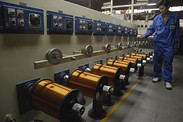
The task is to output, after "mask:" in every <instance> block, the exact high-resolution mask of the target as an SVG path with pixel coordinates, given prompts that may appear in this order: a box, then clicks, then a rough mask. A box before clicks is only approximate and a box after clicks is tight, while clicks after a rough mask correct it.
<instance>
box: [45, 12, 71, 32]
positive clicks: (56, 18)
mask: <svg viewBox="0 0 183 122" xmlns="http://www.w3.org/2000/svg"><path fill="white" fill-rule="evenodd" d="M47 32H48V34H73V16H72V15H68V14H63V13H59V12H52V11H47Z"/></svg>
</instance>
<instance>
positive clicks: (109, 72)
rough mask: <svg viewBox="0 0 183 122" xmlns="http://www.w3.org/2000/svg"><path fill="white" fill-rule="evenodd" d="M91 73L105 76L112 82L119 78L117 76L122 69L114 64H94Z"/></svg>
mask: <svg viewBox="0 0 183 122" xmlns="http://www.w3.org/2000/svg"><path fill="white" fill-rule="evenodd" d="M91 73H93V74H97V75H101V76H106V77H107V78H108V80H109V83H110V84H114V82H115V81H117V80H119V76H120V75H121V73H122V69H121V68H119V67H114V66H107V65H103V64H95V65H94V66H93V68H92V69H91Z"/></svg>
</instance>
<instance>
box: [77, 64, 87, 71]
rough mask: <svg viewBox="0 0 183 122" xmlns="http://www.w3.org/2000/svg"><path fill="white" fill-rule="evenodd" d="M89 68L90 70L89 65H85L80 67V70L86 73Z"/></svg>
mask: <svg viewBox="0 0 183 122" xmlns="http://www.w3.org/2000/svg"><path fill="white" fill-rule="evenodd" d="M87 68H89V64H83V65H80V66H78V69H80V70H82V71H86V70H87Z"/></svg>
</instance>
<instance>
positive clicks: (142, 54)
mask: <svg viewBox="0 0 183 122" xmlns="http://www.w3.org/2000/svg"><path fill="white" fill-rule="evenodd" d="M131 55H136V56H141V57H143V58H144V59H146V58H147V54H144V53H131Z"/></svg>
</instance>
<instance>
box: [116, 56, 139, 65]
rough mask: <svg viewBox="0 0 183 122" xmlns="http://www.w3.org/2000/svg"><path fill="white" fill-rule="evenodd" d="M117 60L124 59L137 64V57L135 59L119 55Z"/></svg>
mask: <svg viewBox="0 0 183 122" xmlns="http://www.w3.org/2000/svg"><path fill="white" fill-rule="evenodd" d="M117 60H121V61H124V62H131V63H132V65H136V64H137V59H134V58H128V57H122V56H120V57H118V59H117Z"/></svg>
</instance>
